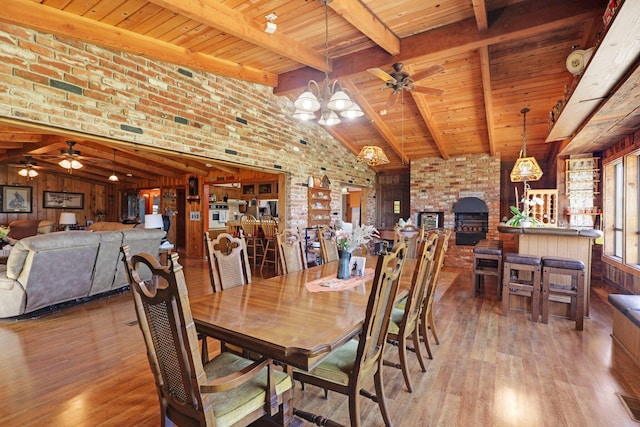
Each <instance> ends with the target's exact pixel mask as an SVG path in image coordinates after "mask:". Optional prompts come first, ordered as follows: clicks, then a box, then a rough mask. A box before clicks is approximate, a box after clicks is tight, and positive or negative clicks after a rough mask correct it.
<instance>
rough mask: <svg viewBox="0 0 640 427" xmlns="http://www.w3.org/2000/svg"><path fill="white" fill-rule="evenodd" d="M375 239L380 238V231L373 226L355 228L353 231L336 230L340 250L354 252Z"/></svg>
mask: <svg viewBox="0 0 640 427" xmlns="http://www.w3.org/2000/svg"><path fill="white" fill-rule="evenodd" d="M374 237H379V234H378V230H376V228H375V227H374V226H372V225H361V226H360V227H354V228H353V231H351V232H350V231H347V230H344V229H340V230H336V244H337V245H338V250H341V251H347V252H352V251H353V250H354V249H356V248H358V247H360V245H362V244H363V243H369V242H370V241H371V239H373V238H374Z"/></svg>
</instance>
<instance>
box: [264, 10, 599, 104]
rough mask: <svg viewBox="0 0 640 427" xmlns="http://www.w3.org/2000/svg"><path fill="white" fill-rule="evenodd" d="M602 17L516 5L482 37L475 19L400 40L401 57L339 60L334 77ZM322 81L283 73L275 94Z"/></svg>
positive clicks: (375, 53)
mask: <svg viewBox="0 0 640 427" xmlns="http://www.w3.org/2000/svg"><path fill="white" fill-rule="evenodd" d="M601 15H602V2H601V1H599V0H584V1H567V2H558V1H555V0H539V1H535V2H531V1H529V2H524V3H518V4H516V5H514V6H509V7H506V8H504V9H502V12H501V13H500V14H499V15H498V16H497V17H496V18H495V19H494V21H493V23H491V24H490V27H489V28H488V29H487V30H486V31H482V32H480V31H478V28H477V23H476V19H475V18H470V19H467V20H464V21H460V22H458V23H454V24H450V25H446V26H443V27H440V28H437V29H435V30H431V31H426V32H424V33H420V34H416V35H414V36H410V37H406V38H404V39H402V40H401V42H400V54H399V55H397V56H394V57H392V56H390V55H389V54H387V53H386V52H384V51H382V50H381V49H380V48H379V47H375V48H369V49H365V50H361V51H359V52H356V53H353V54H351V55H348V56H347V57H344V58H338V59H335V60H334V61H333V75H332V77H334V78H341V77H348V76H350V75H352V74H356V73H360V72H364V71H366V70H367V69H368V68H376V67H378V68H379V67H385V66H386V65H388V64H390V63H393V62H410V61H413V60H415V59H420V61H425V62H438V61H440V60H442V59H444V58H445V57H450V56H453V55H457V54H460V53H465V52H468V51H471V50H474V49H478V48H480V47H482V46H489V45H491V44H494V43H498V42H505V41H510V40H518V39H526V38H528V37H532V36H534V35H536V34H541V33H548V32H552V31H554V30H556V29H559V28H564V27H568V26H571V25H582V23H583V22H584V21H585V20H586V19H590V18H595V17H598V16H601ZM322 78H323V76H322V75H321V74H319V73H318V72H317V71H316V70H313V69H310V68H308V67H305V68H301V69H298V70H294V71H291V72H288V73H283V74H280V75H279V77H278V87H277V88H275V90H274V92H275V93H276V94H278V95H286V94H289V93H290V92H291V93H293V92H297V91H299V90H300V88H302V87H304V86H305V85H306V84H307V82H308V81H309V80H321V79H322Z"/></svg>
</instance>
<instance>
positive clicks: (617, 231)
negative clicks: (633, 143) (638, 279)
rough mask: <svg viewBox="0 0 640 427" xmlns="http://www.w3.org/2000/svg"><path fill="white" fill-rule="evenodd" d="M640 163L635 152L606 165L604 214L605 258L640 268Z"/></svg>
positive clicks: (637, 153) (639, 157)
mask: <svg viewBox="0 0 640 427" xmlns="http://www.w3.org/2000/svg"><path fill="white" fill-rule="evenodd" d="M639 164H640V152H634V153H631V154H628V155H626V156H624V157H621V158H618V159H615V160H613V161H611V162H609V163H608V164H606V165H605V167H604V185H603V199H604V200H603V201H604V210H603V213H604V215H603V216H604V219H605V221H604V241H605V244H604V255H605V257H608V258H610V259H613V260H615V261H617V262H621V263H623V264H625V265H627V266H629V267H632V268H639V269H640V251H639V250H638V245H639V244H640V226H639V224H640V221H639V218H638V212H640V188H638V183H639V182H640V167H639V166H638V165H639ZM609 218H610V219H609ZM607 219H609V220H607Z"/></svg>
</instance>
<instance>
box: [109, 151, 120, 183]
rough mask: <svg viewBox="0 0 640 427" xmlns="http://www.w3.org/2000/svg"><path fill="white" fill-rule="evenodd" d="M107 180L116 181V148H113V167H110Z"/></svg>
mask: <svg viewBox="0 0 640 427" xmlns="http://www.w3.org/2000/svg"><path fill="white" fill-rule="evenodd" d="M109 181H113V182H118V176H117V175H116V149H115V148H114V149H113V168H112V169H111V176H110V177H109Z"/></svg>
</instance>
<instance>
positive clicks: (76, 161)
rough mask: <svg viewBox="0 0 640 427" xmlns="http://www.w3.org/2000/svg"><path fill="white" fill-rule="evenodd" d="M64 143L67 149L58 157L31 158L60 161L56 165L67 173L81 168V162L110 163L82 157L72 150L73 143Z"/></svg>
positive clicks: (105, 160) (42, 156)
mask: <svg viewBox="0 0 640 427" xmlns="http://www.w3.org/2000/svg"><path fill="white" fill-rule="evenodd" d="M66 142H67V145H68V148H65V149H62V150H60V154H59V155H57V154H53V155H52V154H36V155H33V156H34V157H40V158H42V159H60V161H58V165H60V166H61V167H63V168H64V169H67V170H68V171H69V172H71V171H72V170H73V169H80V168H82V167H83V166H84V165H83V164H82V162H81V160H82V161H83V162H89V163H97V162H107V163H108V162H110V160H108V159H101V158H97V157H87V156H82V155H81V153H80V151H79V150H76V149H75V148H74V146H75V145H76V142H75V141H66Z"/></svg>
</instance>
